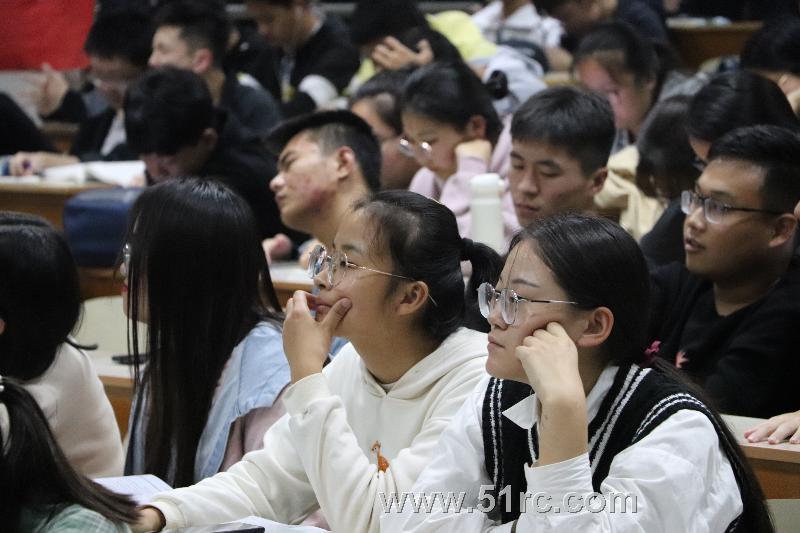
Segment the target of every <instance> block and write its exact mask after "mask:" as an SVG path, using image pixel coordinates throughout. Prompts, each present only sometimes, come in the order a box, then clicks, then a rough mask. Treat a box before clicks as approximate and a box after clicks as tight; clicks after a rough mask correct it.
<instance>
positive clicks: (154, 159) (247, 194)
mask: <svg viewBox="0 0 800 533" xmlns="http://www.w3.org/2000/svg"><path fill="white" fill-rule="evenodd" d="M125 130H126V132H127V134H128V144H129V145H130V147H131V149H132V150H134V152H135V153H137V154H139V158H140V159H141V160H142V161H144V164H145V168H146V174H147V182H148V184H154V183H158V182H161V181H163V180H166V179H169V178H175V177H180V176H199V177H205V178H209V179H217V180H219V181H221V182H222V183H224V184H226V185H228V186H229V187H230V188H231V189H233V190H234V191H235V192H236V193H238V194H239V195H240V196H241V197H242V198H244V199H245V201H247V203H248V204H250V208H251V209H252V210H253V214H254V215H255V218H256V221H257V222H258V226H259V228H258V229H259V231H260V234H261V236H262V237H263V238H267V237H272V236H274V235H275V234H277V233H287V232H289V230H288V229H286V228H285V226H284V225H283V224H282V223H281V219H280V213H279V211H278V206H277V205H276V204H275V196H274V194H273V193H272V191H271V190H270V189H269V180H270V179H271V178H272V176H274V175H275V172H276V171H275V160H274V158H272V157H271V156H270V155H269V154H268V152H267V151H266V150H265V149H264V148H263V146H262V144H261V141H260V140H259V138H258V137H257V136H256V135H254V134H252V133H251V132H249V131H248V130H246V129H244V128H242V126H241V124H239V123H238V122H237V121H236V119H235V118H234V117H233V116H232V115H230V114H227V113H225V112H224V111H222V110H219V109H215V108H214V106H213V104H212V101H211V94H210V93H209V91H208V87H207V86H206V84H205V82H204V81H203V79H202V78H200V77H199V76H198V75H197V74H194V73H193V72H190V71H188V70H183V69H178V68H175V67H162V68H158V69H153V70H151V71H149V72H148V73H146V74H145V75H144V76H142V78H141V79H140V80H139V81H138V82H137V83H135V84H134V85H132V86H131V88H130V89H129V90H128V94H127V95H126V98H125ZM291 236H294V237H296V238H297V240H298V241H300V240H301V239H302V237H300V236H299V235H298V234H297V233H294V234H291Z"/></svg>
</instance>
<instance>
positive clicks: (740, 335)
mask: <svg viewBox="0 0 800 533" xmlns="http://www.w3.org/2000/svg"><path fill="white" fill-rule="evenodd" d="M652 280H653V285H654V289H655V293H654V301H653V303H654V305H653V315H652V316H651V332H650V333H651V339H652V340H660V341H661V346H660V351H659V355H660V356H661V357H664V358H665V359H667V360H668V361H670V362H677V363H678V364H681V368H682V369H683V370H685V371H686V373H687V374H688V375H689V376H690V377H691V378H692V379H694V380H695V381H696V382H697V383H698V384H699V385H701V386H702V387H703V388H704V389H705V390H706V392H707V393H708V394H709V396H710V398H711V400H712V401H714V402H715V403H716V406H717V407H718V409H719V410H720V411H721V412H723V413H727V414H733V415H741V416H754V417H762V418H767V417H771V416H774V415H777V414H780V413H785V412H789V411H796V410H797V409H798V408H800V395H798V394H797V379H798V376H800V349H799V348H798V344H797V330H796V329H795V328H797V327H798V326H800V264H798V261H797V258H795V260H793V261H792V263H791V265H790V267H789V269H788V270H787V271H786V273H785V274H784V275H783V277H782V278H780V280H779V281H778V282H777V283H776V284H775V286H774V287H773V288H772V290H770V292H769V293H768V294H767V295H766V296H764V297H763V298H761V300H759V301H757V302H755V303H753V304H751V305H749V306H747V307H745V308H742V309H739V310H738V311H736V312H734V313H732V314H730V315H727V316H719V315H718V314H717V312H716V307H715V304H714V289H713V284H712V283H711V282H710V281H706V280H703V279H700V278H698V277H696V276H694V275H693V274H691V273H690V272H689V271H688V270H687V269H686V267H685V266H683V265H681V264H678V263H673V264H671V265H667V266H665V267H661V268H659V269H656V270H655V271H653V273H652Z"/></svg>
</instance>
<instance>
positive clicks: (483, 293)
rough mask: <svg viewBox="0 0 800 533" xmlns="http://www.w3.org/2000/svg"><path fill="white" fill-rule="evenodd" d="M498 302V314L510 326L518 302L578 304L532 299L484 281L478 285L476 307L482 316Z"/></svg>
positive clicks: (489, 312) (486, 316)
mask: <svg viewBox="0 0 800 533" xmlns="http://www.w3.org/2000/svg"><path fill="white" fill-rule="evenodd" d="M498 301H499V302H500V316H502V317H503V321H504V322H505V323H506V324H507V325H509V326H511V325H513V324H514V322H515V321H516V320H517V309H518V308H519V302H528V303H539V304H569V305H579V304H578V302H569V301H566V300H534V299H531V298H523V297H522V296H519V295H518V294H517V293H516V292H514V290H513V289H508V288H506V289H502V290H499V291H498V290H496V289H495V288H494V287H493V286H492V284H491V283H489V282H484V283H481V285H480V287H478V307H479V308H480V311H481V315H483V318H489V315H490V314H491V313H492V309H494V307H495V305H497V302H498Z"/></svg>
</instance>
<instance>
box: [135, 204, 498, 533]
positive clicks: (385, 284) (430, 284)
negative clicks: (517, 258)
mask: <svg viewBox="0 0 800 533" xmlns="http://www.w3.org/2000/svg"><path fill="white" fill-rule="evenodd" d="M464 260H468V261H470V262H471V264H472V272H473V274H472V278H471V279H470V283H469V289H468V290H467V291H466V298H465V290H464V281H463V277H462V274H461V268H460V262H461V261H464ZM500 266H501V260H500V257H499V256H498V255H497V254H496V253H495V252H493V251H492V250H491V249H489V248H487V247H486V246H484V245H481V244H478V243H473V242H472V241H470V240H467V239H462V238H461V237H460V236H459V234H458V227H457V225H456V220H455V217H454V215H453V214H452V212H451V211H450V210H449V209H447V208H446V207H444V206H443V205H441V204H439V203H438V202H435V201H433V200H430V199H427V198H425V197H423V196H421V195H419V194H416V193H411V192H408V191H384V192H380V193H376V194H375V195H373V196H372V197H370V198H368V199H365V200H362V201H360V202H359V203H357V204H356V205H355V206H354V208H353V211H352V212H351V213H350V214H349V215H348V216H347V217H346V218H345V219H344V220H343V221H342V223H341V225H340V226H339V229H338V231H337V233H336V237H335V239H334V249H333V250H325V249H324V248H322V247H320V248H318V249H317V250H315V252H314V253H313V254H312V260H311V263H310V266H309V272H310V274H312V276H313V277H314V282H315V284H316V285H317V286H318V287H319V289H320V291H319V294H318V295H317V296H312V295H310V294H308V293H304V292H299V291H298V292H296V293H295V294H294V296H293V297H292V299H291V300H290V301H289V303H288V305H287V311H286V321H285V323H284V351H285V353H286V356H287V358H288V360H289V364H290V367H291V374H292V378H291V381H292V384H291V385H290V386H289V387H288V389H287V391H286V392H285V396H284V402H285V406H286V410H287V414H286V416H284V417H283V418H282V419H281V420H280V421H278V422H277V423H275V424H274V425H273V426H272V427H271V428H270V430H269V431H268V432H267V434H266V435H265V437H264V449H263V450H259V451H255V452H252V453H250V454H248V455H246V456H245V457H244V458H243V459H242V461H241V462H239V463H237V464H235V465H234V466H232V467H231V468H230V469H229V470H228V471H227V472H223V473H220V474H217V475H215V476H213V477H211V478H208V479H206V480H204V481H202V482H200V483H198V484H197V485H194V486H192V487H187V488H184V489H179V490H175V491H172V492H169V493H165V494H162V495H160V496H159V497H157V498H156V499H155V500H154V501H153V502H152V504H151V507H145V508H144V509H143V511H142V520H141V522H140V524H139V527H138V528H136V530H137V531H147V530H152V529H160V528H162V527H164V526H165V525H166V526H167V527H170V528H174V527H185V526H190V525H204V524H215V523H220V522H226V521H229V520H234V519H237V518H241V517H244V516H247V515H252V514H256V515H260V516H262V517H265V518H269V519H272V520H275V521H279V522H283V523H298V522H300V521H302V520H303V519H304V518H305V517H306V516H308V515H309V514H310V513H312V512H314V511H316V510H317V509H319V508H321V510H322V512H323V513H324V515H325V518H326V519H327V521H328V523H329V524H330V526H331V528H332V529H333V530H334V531H341V532H349V533H352V532H360V531H378V524H379V518H380V515H381V513H382V511H383V509H384V507H385V503H386V502H387V501H388V500H389V499H390V498H391V497H392V494H393V493H395V494H398V493H402V492H403V491H408V490H409V489H410V488H411V486H412V484H413V483H414V481H415V480H416V478H417V476H418V475H419V473H420V472H421V471H422V469H423V468H424V467H425V466H426V464H427V463H428V460H429V459H430V457H431V454H432V452H433V451H434V448H435V445H436V442H437V441H438V438H439V434H440V433H441V431H442V430H443V429H444V427H445V426H446V425H447V423H448V421H449V420H450V418H451V417H452V416H453V415H454V414H455V412H456V411H457V410H458V408H459V407H460V405H461V404H462V403H463V401H464V399H465V398H466V395H467V394H468V392H469V391H470V390H471V389H472V388H474V387H475V385H476V384H477V382H478V380H479V379H480V376H481V374H482V372H483V367H484V365H485V356H486V347H487V338H486V335H485V334H483V333H479V332H477V331H474V330H470V329H467V328H466V327H464V326H467V325H470V324H480V322H481V321H480V317H479V316H475V315H477V298H476V290H477V287H478V286H479V285H480V284H481V283H482V282H484V281H493V280H494V279H495V278H496V277H497V275H498V273H499V270H500ZM311 310H316V316H312V313H311ZM484 324H485V323H484ZM484 329H485V328H484ZM333 335H337V336H342V337H345V338H347V339H349V340H350V342H351V344H348V345H347V346H345V347H344V348H343V349H342V350H341V351H340V352H339V354H338V355H337V356H336V358H335V359H334V360H333V362H332V363H330V364H329V365H328V366H326V367H325V369H324V370H323V364H324V361H325V359H326V355H327V350H328V347H329V346H330V343H331V338H332V336H333Z"/></svg>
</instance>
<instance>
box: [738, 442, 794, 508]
mask: <svg viewBox="0 0 800 533" xmlns="http://www.w3.org/2000/svg"><path fill="white" fill-rule="evenodd" d="M739 445H740V446H741V448H742V450H743V451H744V454H745V456H746V457H747V459H748V462H749V463H750V466H752V467H753V470H754V471H755V473H756V477H757V478H758V482H759V484H761V490H763V491H764V497H765V498H766V499H768V500H783V499H799V498H800V444H788V443H782V444H767V443H763V442H762V443H758V444H751V443H747V442H740V444H739Z"/></svg>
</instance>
